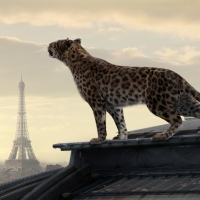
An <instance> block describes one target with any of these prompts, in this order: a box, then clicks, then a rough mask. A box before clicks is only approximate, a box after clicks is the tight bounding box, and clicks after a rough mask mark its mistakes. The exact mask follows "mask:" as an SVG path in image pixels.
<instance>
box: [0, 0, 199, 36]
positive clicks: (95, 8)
mask: <svg viewBox="0 0 200 200" xmlns="http://www.w3.org/2000/svg"><path fill="white" fill-rule="evenodd" d="M2 1H3V0H2ZM1 5H2V6H1V8H0V22H3V23H6V24H17V23H28V24H31V25H33V26H52V25H58V26H62V27H67V28H78V29H81V28H86V29H88V28H96V27H97V28H98V27H99V31H109V32H112V31H114V32H116V31H117V32H118V31H125V30H130V29H133V30H145V31H153V32H160V33H172V34H173V35H178V36H180V37H189V38H193V39H199V38H200V35H199V32H200V26H199V23H200V12H199V9H198V8H199V7H200V2H199V1H193V2H192V4H191V1H189V0H186V1H184V2H183V1H182V0H174V1H172V0H163V1H159V0H152V1H146V0H136V1H132V0H125V1H121V0H115V2H114V3H113V1H110V2H108V1H106V0H102V1H97V0H85V1H80V0H76V1H74V0H73V1H72V0H69V1H60V0H59V1H53V0H49V1H47V0H44V1H39V0H35V1H29V2H27V1H25V0H20V1H17V2H16V3H13V2H12V3H11V2H10V1H3V2H1ZM177 8H178V10H177ZM108 25H109V26H108Z"/></svg>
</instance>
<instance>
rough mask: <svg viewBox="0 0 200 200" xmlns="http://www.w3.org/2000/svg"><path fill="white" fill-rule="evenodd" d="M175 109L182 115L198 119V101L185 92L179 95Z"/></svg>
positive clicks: (199, 107)
mask: <svg viewBox="0 0 200 200" xmlns="http://www.w3.org/2000/svg"><path fill="white" fill-rule="evenodd" d="M176 110H177V112H178V113H179V114H180V115H182V116H185V117H196V118H199V119H200V103H199V102H198V101H197V100H196V99H194V98H193V97H192V96H190V95H189V94H187V93H182V94H181V95H180V98H179V101H178V102H177V105H176Z"/></svg>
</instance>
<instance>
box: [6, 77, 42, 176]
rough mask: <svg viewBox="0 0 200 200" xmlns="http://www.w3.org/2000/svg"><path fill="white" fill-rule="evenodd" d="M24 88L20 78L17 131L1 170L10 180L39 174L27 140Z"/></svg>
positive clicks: (36, 161)
mask: <svg viewBox="0 0 200 200" xmlns="http://www.w3.org/2000/svg"><path fill="white" fill-rule="evenodd" d="M24 88H25V83H24V82H23V81H22V77H21V81H20V83H19V108H18V119H17V130H16V135H15V140H14V141H13V147H12V150H11V153H10V156H9V158H8V160H6V161H5V166H4V169H3V170H4V174H8V175H10V176H12V177H10V178H14V177H17V176H27V175H30V174H35V173H38V172H41V167H40V164H39V161H38V160H37V159H36V156H35V154H34V152H33V148H32V146H31V141H30V139H29V134H28V127H27V120H26V106H25V94H24Z"/></svg>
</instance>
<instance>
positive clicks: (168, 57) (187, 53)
mask: <svg viewBox="0 0 200 200" xmlns="http://www.w3.org/2000/svg"><path fill="white" fill-rule="evenodd" d="M155 54H156V55H157V56H159V58H160V59H161V60H162V61H164V62H168V63H171V64H173V65H194V64H198V63H199V61H200V51H198V50H196V48H195V47H192V46H185V47H182V48H180V49H171V48H167V47H164V48H162V49H161V50H159V51H156V52H155Z"/></svg>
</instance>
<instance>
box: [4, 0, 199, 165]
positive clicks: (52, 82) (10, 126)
mask: <svg viewBox="0 0 200 200" xmlns="http://www.w3.org/2000/svg"><path fill="white" fill-rule="evenodd" d="M0 5H1V7H0V82H1V84H0V161H4V160H5V159H7V158H8V156H9V154H10V151H11V148H12V145H13V140H14V137H15V132H16V123H17V111H18V100H19V97H18V96H19V89H18V83H19V81H20V75H21V71H22V73H23V80H24V82H25V85H26V87H25V94H26V99H25V100H26V110H27V122H28V130H29V136H30V139H31V141H32V146H33V149H34V152H35V155H36V157H37V158H38V160H39V161H42V162H44V161H45V162H51V163H56V162H64V161H66V160H68V159H69V153H67V152H61V151H59V150H55V149H53V148H52V145H53V144H55V143H59V142H73V141H74V142H75V141H76V142H79V141H89V140H90V139H91V138H93V137H96V136H97V132H96V125H95V121H94V117H93V113H92V111H91V109H90V107H89V106H88V104H87V103H85V102H84V101H83V100H82V99H81V97H80V96H79V94H78V92H77V90H76V86H75V84H74V81H73V78H72V75H71V73H70V71H69V70H68V68H67V67H66V66H65V65H64V64H63V63H61V62H59V61H58V60H55V59H51V58H50V57H49V56H48V53H47V52H46V51H44V52H40V50H45V48H46V47H47V45H48V43H50V42H53V41H55V40H57V39H64V38H67V37H69V38H70V39H75V38H81V39H82V45H83V46H84V47H85V48H86V49H87V50H88V51H89V52H90V53H91V54H92V55H93V56H96V57H100V58H103V59H105V60H107V61H109V62H111V63H115V64H119V65H129V66H151V67H152V66H154V67H161V68H169V69H172V70H174V71H176V72H178V73H179V74H180V75H181V76H183V77H184V78H186V79H187V80H188V81H189V82H190V83H191V84H192V85H193V86H194V87H195V88H196V89H197V90H199V91H200V78H199V76H200V12H199V8H200V1H199V0H192V1H191V0H162V1H160V0H151V1H149V0H135V1H133V0H123V1H122V0H110V1H107V0H101V1H97V0H84V1H83V0H66V1H62V0H57V1H55V0H42V1H41V0H34V1H27V0H18V1H14V0H8V1H5V0H0ZM107 116H108V117H107V130H108V136H107V138H108V139H111V138H112V137H113V136H115V135H116V132H117V129H116V127H115V125H114V122H113V121H112V119H111V118H110V116H109V115H107ZM125 119H126V124H127V128H128V130H135V129H139V128H144V127H149V126H154V125H158V124H163V123H165V121H163V120H161V119H159V118H157V117H156V116H154V115H153V114H151V113H150V112H149V111H148V109H147V108H146V106H145V105H143V106H135V107H128V108H125Z"/></svg>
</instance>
